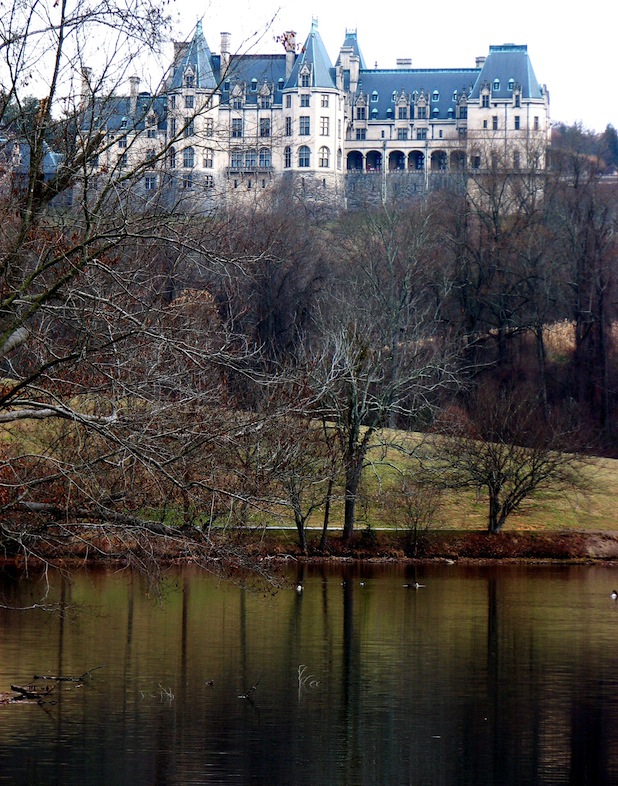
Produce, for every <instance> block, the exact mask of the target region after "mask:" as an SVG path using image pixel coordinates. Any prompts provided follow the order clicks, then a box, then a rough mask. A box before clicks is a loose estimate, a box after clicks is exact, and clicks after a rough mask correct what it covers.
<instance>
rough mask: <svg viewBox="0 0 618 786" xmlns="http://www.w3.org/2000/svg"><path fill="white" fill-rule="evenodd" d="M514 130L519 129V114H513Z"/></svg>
mask: <svg viewBox="0 0 618 786" xmlns="http://www.w3.org/2000/svg"><path fill="white" fill-rule="evenodd" d="M515 131H519V115H515Z"/></svg>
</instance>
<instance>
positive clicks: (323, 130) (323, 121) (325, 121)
mask: <svg viewBox="0 0 618 786" xmlns="http://www.w3.org/2000/svg"><path fill="white" fill-rule="evenodd" d="M329 134H330V118H329V117H321V118H320V136H328V135H329Z"/></svg>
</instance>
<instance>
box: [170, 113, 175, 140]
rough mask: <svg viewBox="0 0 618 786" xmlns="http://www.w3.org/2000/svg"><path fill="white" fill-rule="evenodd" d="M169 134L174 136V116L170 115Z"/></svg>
mask: <svg viewBox="0 0 618 786" xmlns="http://www.w3.org/2000/svg"><path fill="white" fill-rule="evenodd" d="M170 136H171V137H174V136H176V118H175V117H172V118H171V120H170Z"/></svg>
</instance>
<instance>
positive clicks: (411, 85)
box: [357, 68, 479, 120]
mask: <svg viewBox="0 0 618 786" xmlns="http://www.w3.org/2000/svg"><path fill="white" fill-rule="evenodd" d="M478 75H479V69H478V68H452V69H433V68H396V69H390V70H388V69H365V70H362V71H361V72H360V74H359V81H358V89H357V95H358V94H359V93H363V94H364V96H365V98H366V100H367V119H368V120H372V119H373V120H384V119H389V118H391V117H393V118H394V117H396V115H397V100H398V99H399V96H400V95H401V93H402V92H403V93H404V94H405V95H406V97H407V96H410V97H412V96H413V95H414V94H415V93H417V94H418V95H420V94H421V93H424V94H425V96H426V98H427V107H428V110H427V115H428V119H432V118H434V119H435V118H442V119H448V118H449V117H454V116H455V107H456V105H457V104H456V98H457V97H460V96H461V94H462V93H465V94H466V95H469V94H470V91H471V89H472V86H473V85H474V84H475V82H476V81H477V79H478ZM393 96H394V98H393ZM449 109H450V110H452V114H451V115H449ZM389 110H390V114H389Z"/></svg>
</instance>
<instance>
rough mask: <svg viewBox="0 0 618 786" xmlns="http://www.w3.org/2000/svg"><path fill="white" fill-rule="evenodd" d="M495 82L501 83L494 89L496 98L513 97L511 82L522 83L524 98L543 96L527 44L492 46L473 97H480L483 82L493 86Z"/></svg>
mask: <svg viewBox="0 0 618 786" xmlns="http://www.w3.org/2000/svg"><path fill="white" fill-rule="evenodd" d="M511 80H512V81H511ZM494 82H498V83H499V88H498V89H497V90H493V89H492V93H493V95H494V96H495V97H496V98H506V99H508V98H510V97H511V95H512V93H513V91H512V89H510V88H509V83H511V84H513V83H515V84H519V85H521V94H522V98H542V97H543V92H542V90H541V87H540V85H539V83H538V82H537V79H536V76H535V75H534V71H533V70H532V64H531V63H530V58H529V57H528V47H527V46H526V45H525V44H501V45H499V46H490V47H489V56H488V57H487V59H486V60H485V63H484V64H483V67H482V69H481V72H480V74H479V77H478V80H477V82H476V84H475V86H474V89H473V91H472V97H473V98H478V97H479V95H480V91H481V87H482V86H483V84H486V83H487V84H490V85H492V87H493V84H494Z"/></svg>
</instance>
